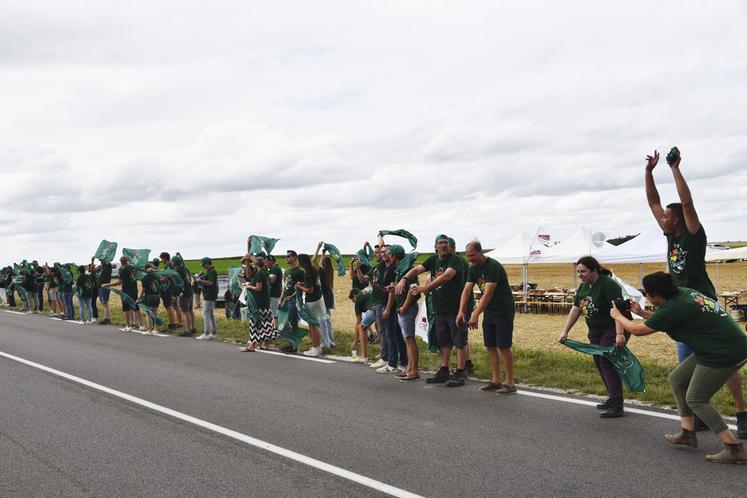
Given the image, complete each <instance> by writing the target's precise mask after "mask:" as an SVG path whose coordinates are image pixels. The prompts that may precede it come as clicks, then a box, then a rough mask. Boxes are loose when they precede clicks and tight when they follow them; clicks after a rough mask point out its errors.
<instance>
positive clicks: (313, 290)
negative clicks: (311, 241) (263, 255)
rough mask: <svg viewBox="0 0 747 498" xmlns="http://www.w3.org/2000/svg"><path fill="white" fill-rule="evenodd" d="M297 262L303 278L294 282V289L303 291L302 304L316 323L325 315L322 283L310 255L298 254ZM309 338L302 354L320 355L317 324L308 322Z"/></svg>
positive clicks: (324, 317) (320, 321) (323, 318)
mask: <svg viewBox="0 0 747 498" xmlns="http://www.w3.org/2000/svg"><path fill="white" fill-rule="evenodd" d="M298 264H299V266H300V267H301V268H302V269H303V280H302V281H301V282H296V285H295V288H296V291H297V292H303V293H304V295H305V300H304V306H306V308H307V309H308V310H309V311H310V312H311V314H312V315H313V316H314V318H316V320H317V322H318V323H322V322H323V321H324V320H325V319H326V317H327V309H326V307H325V306H324V299H322V284H321V283H320V282H319V272H318V271H317V270H316V268H314V266H313V265H312V264H311V256H309V255H308V254H299V255H298ZM309 338H310V339H311V348H309V349H308V350H307V351H304V352H303V354H304V355H305V356H319V355H321V354H322V347H321V337H320V334H319V326H318V325H313V324H311V323H309Z"/></svg>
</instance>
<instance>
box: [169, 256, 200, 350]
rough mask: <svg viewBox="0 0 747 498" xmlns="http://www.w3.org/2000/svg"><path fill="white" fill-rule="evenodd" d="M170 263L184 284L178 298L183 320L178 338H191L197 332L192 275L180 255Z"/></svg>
mask: <svg viewBox="0 0 747 498" xmlns="http://www.w3.org/2000/svg"><path fill="white" fill-rule="evenodd" d="M171 262H172V263H173V264H174V269H175V270H176V272H177V273H178V274H179V277H180V278H181V279H182V282H184V287H183V288H182V290H181V292H180V294H179V297H178V305H179V309H180V310H181V312H182V317H183V318H184V331H183V332H181V333H179V337H191V336H192V335H194V334H195V332H197V331H196V330H195V309H194V306H193V299H194V291H193V286H192V274H191V273H190V272H189V269H188V268H187V267H186V266H185V265H184V258H182V256H181V254H179V253H176V254H175V255H174V257H173V258H171Z"/></svg>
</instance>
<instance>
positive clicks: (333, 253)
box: [324, 242, 345, 277]
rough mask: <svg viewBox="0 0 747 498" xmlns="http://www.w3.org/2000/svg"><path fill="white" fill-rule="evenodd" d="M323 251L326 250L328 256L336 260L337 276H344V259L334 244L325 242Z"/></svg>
mask: <svg viewBox="0 0 747 498" xmlns="http://www.w3.org/2000/svg"><path fill="white" fill-rule="evenodd" d="M324 252H328V253H329V257H330V258H332V259H334V260H335V261H336V262H337V276H338V277H344V276H345V261H344V260H343V258H342V254H340V250H339V249H338V248H337V247H335V246H334V245H332V244H327V243H326V242H325V243H324Z"/></svg>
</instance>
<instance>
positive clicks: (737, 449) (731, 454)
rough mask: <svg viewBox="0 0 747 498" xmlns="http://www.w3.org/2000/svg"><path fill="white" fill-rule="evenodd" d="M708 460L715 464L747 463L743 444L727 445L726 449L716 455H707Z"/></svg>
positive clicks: (725, 445)
mask: <svg viewBox="0 0 747 498" xmlns="http://www.w3.org/2000/svg"><path fill="white" fill-rule="evenodd" d="M706 460H708V461H709V462H713V463H741V464H744V463H747V455H745V453H744V445H743V444H742V443H734V444H731V443H725V444H724V449H723V450H721V451H719V452H718V453H716V454H714V455H706Z"/></svg>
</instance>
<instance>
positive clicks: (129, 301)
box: [110, 287, 138, 310]
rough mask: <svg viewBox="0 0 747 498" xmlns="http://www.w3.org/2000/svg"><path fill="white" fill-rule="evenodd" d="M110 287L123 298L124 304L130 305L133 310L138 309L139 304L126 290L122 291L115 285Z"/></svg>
mask: <svg viewBox="0 0 747 498" xmlns="http://www.w3.org/2000/svg"><path fill="white" fill-rule="evenodd" d="M110 289H111V291H112V292H113V293H115V294H116V295H118V296H119V299H120V300H122V303H123V304H126V305H127V306H129V307H130V308H132V309H133V310H136V309H137V306H138V305H137V303H136V302H135V300H134V299H132V298H131V297H130V296H129V295H128V294H127V293H126V292H123V291H121V290H119V289H115V288H113V287H110Z"/></svg>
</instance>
